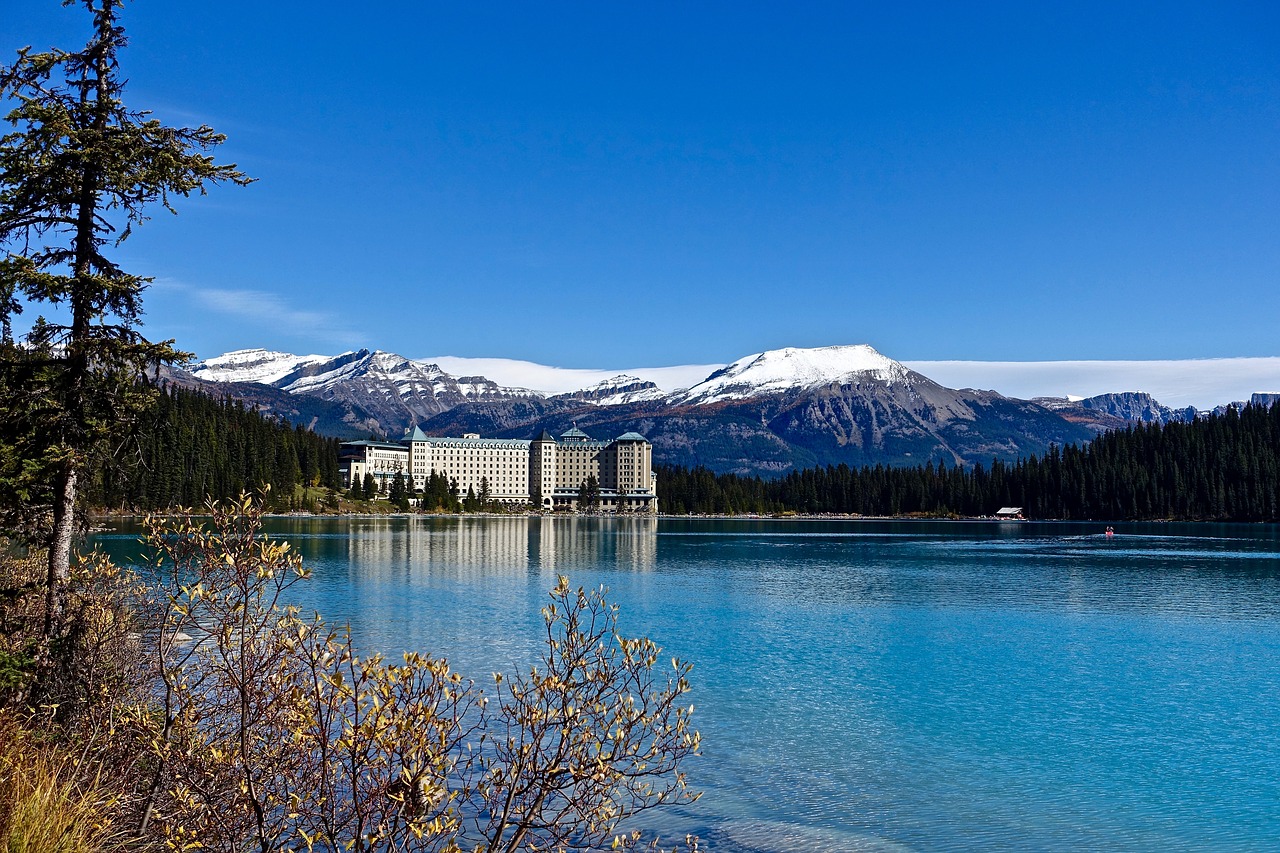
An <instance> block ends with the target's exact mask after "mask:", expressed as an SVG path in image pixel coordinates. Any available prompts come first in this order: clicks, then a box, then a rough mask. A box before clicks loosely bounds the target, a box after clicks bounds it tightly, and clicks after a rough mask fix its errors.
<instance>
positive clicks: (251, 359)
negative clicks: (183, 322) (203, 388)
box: [191, 349, 333, 385]
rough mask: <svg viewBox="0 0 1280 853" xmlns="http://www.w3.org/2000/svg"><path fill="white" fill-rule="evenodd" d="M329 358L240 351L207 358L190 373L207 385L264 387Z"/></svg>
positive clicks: (250, 350) (255, 350)
mask: <svg viewBox="0 0 1280 853" xmlns="http://www.w3.org/2000/svg"><path fill="white" fill-rule="evenodd" d="M332 358H333V356H329V355H294V354H293V353H288V352H275V351H272V350H267V349H242V350H235V351H234V352H228V353H224V354H223V355H219V356H214V357H213V358H207V359H205V360H204V361H202V362H200V363H199V364H197V365H196V366H195V367H193V368H192V369H191V372H192V374H194V375H195V376H198V377H199V378H201V379H204V380H207V381H209V382H261V383H262V384H264V385H270V384H271V383H273V382H275V381H277V380H279V379H282V378H283V377H285V376H288V375H289V374H290V373H293V372H294V371H295V370H297V369H298V368H299V367H303V366H305V365H310V364H323V363H324V362H326V361H329V360H330V359H332Z"/></svg>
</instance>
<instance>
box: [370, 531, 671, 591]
mask: <svg viewBox="0 0 1280 853" xmlns="http://www.w3.org/2000/svg"><path fill="white" fill-rule="evenodd" d="M657 532H658V523H657V521H656V519H652V518H619V519H601V518H578V517H568V518H555V517H543V518H532V517H518V518H475V517H459V518H378V519H362V520H359V521H352V523H351V526H350V527H349V528H348V535H347V537H346V551H347V559H348V561H349V564H350V567H349V573H350V575H351V576H352V577H353V578H355V577H359V578H361V579H365V580H368V579H371V578H376V577H378V576H379V575H386V576H393V577H407V576H410V575H412V574H414V573H419V572H430V573H433V574H447V575H450V576H454V577H459V578H467V577H480V576H492V575H494V574H502V573H510V574H521V575H524V574H528V573H534V574H545V575H546V576H547V577H548V578H549V581H550V584H554V580H555V577H554V576H555V575H556V574H557V573H566V572H570V573H571V572H573V571H575V570H578V569H583V570H593V571H594V570H598V569H610V568H615V569H619V570H623V571H648V570H650V569H652V568H653V566H654V562H655V560H656V557H657V550H658V549H657Z"/></svg>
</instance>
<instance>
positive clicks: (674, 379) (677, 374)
mask: <svg viewBox="0 0 1280 853" xmlns="http://www.w3.org/2000/svg"><path fill="white" fill-rule="evenodd" d="M417 361H424V362H427V363H428V364H436V365H439V366H440V369H441V370H443V371H444V372H445V373H448V374H451V375H453V376H484V377H487V378H489V379H492V380H493V381H494V382H497V383H498V384H499V385H506V386H508V387H513V388H532V389H534V390H537V391H541V392H543V393H544V394H565V393H568V392H569V391H577V390H579V389H581V388H586V387H588V386H590V385H594V384H596V383H597V382H601V381H603V380H605V379H611V378H613V377H614V376H617V375H619V374H623V373H625V374H627V375H629V376H635V377H636V378H638V379H642V380H644V381H647V382H652V383H653V384H655V385H657V386H658V387H659V388H661V389H662V390H664V391H675V390H677V389H681V388H688V387H690V386H692V385H696V384H698V383H699V382H701V381H702V380H703V379H706V378H707V376H708V375H709V374H711V373H714V372H715V371H717V370H719V369H720V368H721V367H723V366H724V365H722V364H686V365H678V366H675V367H627V368H619V369H617V370H598V369H592V368H575V367H550V366H548V365H545V364H535V363H533V362H532V361H519V360H517V359H510V358H461V357H459V356H452V355H441V356H434V357H431V358H420V359H417Z"/></svg>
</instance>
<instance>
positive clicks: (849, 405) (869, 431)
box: [189, 345, 1194, 474]
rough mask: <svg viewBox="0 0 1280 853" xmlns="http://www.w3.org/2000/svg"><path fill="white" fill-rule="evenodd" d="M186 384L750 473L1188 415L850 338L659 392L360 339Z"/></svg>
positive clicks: (313, 415)
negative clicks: (904, 358)
mask: <svg viewBox="0 0 1280 853" xmlns="http://www.w3.org/2000/svg"><path fill="white" fill-rule="evenodd" d="M189 381H190V382H195V383H199V382H212V383H216V385H214V386H212V387H215V388H220V389H222V390H223V392H224V393H230V394H233V395H235V396H242V397H245V398H246V399H250V400H253V401H254V402H255V404H257V405H259V406H260V407H263V408H265V409H266V410H268V411H276V412H279V413H281V414H284V415H285V416H287V417H290V418H291V419H293V420H297V421H304V420H307V419H309V424H310V425H315V426H316V427H317V428H319V429H322V430H323V431H325V432H328V433H330V434H336V435H342V436H344V437H348V436H351V435H357V434H358V435H360V436H362V437H363V436H365V435H368V434H371V433H372V434H380V435H386V436H398V435H401V434H402V433H403V432H404V431H405V430H407V429H408V428H410V427H412V426H414V425H419V426H421V427H422V428H423V429H424V430H425V431H427V432H428V433H434V434H437V435H445V434H458V433H460V432H478V433H480V434H482V435H489V436H498V437H521V438H523V437H528V436H530V435H533V434H535V433H536V432H537V431H539V430H541V429H543V428H546V429H550V430H551V431H552V432H553V433H554V432H559V431H563V430H565V429H567V428H569V426H571V425H572V424H574V423H577V424H578V425H579V426H580V427H581V428H583V429H584V430H586V431H587V432H589V433H591V434H593V435H599V436H600V437H605V436H609V435H614V434H620V433H622V432H626V431H630V430H635V431H637V432H640V433H642V434H644V435H646V436H648V437H649V439H650V440H651V441H652V442H653V444H654V455H655V458H656V459H657V460H659V461H662V462H668V463H677V464H683V465H705V466H707V467H708V468H711V469H713V470H715V471H736V472H741V473H762V474H771V473H778V472H783V471H786V470H789V469H791V468H805V467H810V466H813V465H826V464H841V463H844V464H848V465H854V466H856V465H863V464H873V465H874V464H877V463H883V464H889V465H904V464H915V463H918V462H924V461H927V460H932V461H935V462H936V461H937V460H939V459H942V460H945V461H946V462H947V464H957V463H959V464H969V463H974V462H979V461H981V462H990V460H991V459H992V458H993V457H996V458H1001V459H1006V460H1011V459H1014V458H1016V457H1017V456H1019V455H1022V454H1026V453H1039V452H1043V451H1044V450H1045V449H1047V448H1048V446H1049V445H1050V444H1066V443H1069V442H1078V441H1084V440H1087V439H1088V438H1090V437H1091V436H1093V435H1095V434H1097V433H1098V432H1099V431H1102V430H1106V429H1114V428H1117V427H1122V426H1124V425H1126V424H1129V423H1150V422H1159V423H1166V422H1168V421H1170V420H1182V419H1186V418H1188V417H1192V416H1194V413H1193V412H1180V411H1174V410H1170V409H1168V408H1166V407H1163V406H1160V404H1159V403H1157V402H1156V401H1155V400H1153V399H1151V397H1150V395H1146V394H1141V393H1137V392H1134V393H1127V394H1107V395H1103V396H1102V397H1095V398H1090V399H1088V400H1077V401H1068V400H1037V401H1023V400H1014V399H1010V398H1007V397H1003V396H1001V395H999V394H997V393H995V392H993V391H975V390H971V389H966V390H954V389H949V388H945V387H943V386H941V385H939V384H938V383H936V382H934V381H932V380H930V379H929V378H928V377H926V376H923V375H921V374H919V373H916V372H914V371H911V370H909V369H907V368H906V367H904V366H903V365H902V364H900V363H898V362H896V361H894V360H893V359H890V358H888V357H886V356H884V355H882V354H881V353H879V352H876V351H875V350H874V349H872V348H871V347H869V346H863V345H859V346H836V347H821V348H814V349H800V348H786V349H780V350H771V351H768V352H762V353H756V354H753V355H750V356H747V357H745V358H742V359H739V360H738V361H735V362H734V363H733V364H730V365H728V366H726V367H724V368H722V369H720V370H717V371H715V372H713V373H712V374H711V375H710V376H708V377H707V378H706V379H704V380H703V381H701V382H699V383H697V384H695V385H693V386H692V387H690V388H687V389H675V390H672V391H664V390H662V389H660V388H658V387H657V386H656V385H655V384H654V383H652V382H646V381H642V380H640V379H637V378H636V377H634V376H629V375H626V374H621V375H618V376H615V377H613V378H611V379H607V380H605V381H602V382H599V383H596V384H595V385H592V386H590V387H587V388H582V389H580V390H577V391H573V392H570V393H566V394H556V395H547V394H543V393H541V392H539V391H536V390H531V389H522V388H510V387H504V386H501V385H499V384H498V383H495V382H492V381H490V380H488V379H486V378H484V377H480V376H473V377H458V376H451V375H449V374H448V373H446V372H445V371H443V370H441V369H440V367H439V366H437V365H435V364H429V363H424V362H419V361H414V360H411V359H407V358H404V357H403V356H399V355H395V354H393V353H385V352H370V351H368V350H359V351H357V352H349V353H344V354H342V355H339V356H321V355H306V356H297V355H291V354H288V353H276V352H269V351H266V350H245V351H240V352H235V353H228V354H226V355H224V356H220V357H218V358H215V359H209V360H208V361H205V362H203V363H202V364H200V365H198V366H197V367H195V368H194V369H193V370H192V371H191V374H190V380H189ZM255 389H257V390H255ZM292 400H297V401H302V400H306V401H308V402H306V403H305V404H304V405H292V406H291V405H290V401H292Z"/></svg>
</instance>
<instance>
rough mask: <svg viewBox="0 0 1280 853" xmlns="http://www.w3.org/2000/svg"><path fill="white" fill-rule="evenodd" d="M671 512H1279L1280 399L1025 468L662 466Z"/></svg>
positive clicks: (1253, 517) (1119, 437) (1223, 516)
mask: <svg viewBox="0 0 1280 853" xmlns="http://www.w3.org/2000/svg"><path fill="white" fill-rule="evenodd" d="M657 470H658V490H659V496H660V499H661V501H662V504H661V508H662V511H663V512H668V513H686V512H710V513H742V512H760V513H774V512H785V511H794V512H802V513H818V512H832V513H854V514H860V515H900V514H909V513H922V514H927V515H939V516H945V515H965V516H975V515H990V514H991V513H993V512H994V511H995V510H996V509H997V508H998V507H1001V506H1020V507H1023V509H1024V512H1025V514H1026V515H1027V517H1029V518H1061V519H1162V518H1171V519H1204V520H1232V521H1277V520H1280V404H1277V405H1274V406H1272V407H1270V408H1266V407H1263V406H1253V405H1250V406H1245V407H1244V408H1243V409H1242V410H1236V409H1234V408H1231V409H1228V410H1227V411H1226V413H1224V414H1221V415H1211V416H1208V417H1203V418H1200V419H1198V420H1196V421H1194V422H1192V423H1171V424H1167V425H1164V426H1161V425H1158V424H1153V425H1147V426H1137V427H1132V428H1130V429H1126V430H1121V431H1117V432H1111V433H1107V434H1104V435H1101V436H1099V437H1098V438H1096V439H1094V440H1093V441H1092V442H1090V443H1089V444H1087V445H1084V446H1075V445H1071V446H1068V447H1065V448H1057V447H1055V448H1052V449H1051V450H1050V451H1049V452H1048V453H1047V454H1044V455H1043V456H1040V457H1036V456H1031V457H1028V458H1026V459H1023V460H1020V461H1018V462H1017V463H1014V464H1005V463H1003V462H1000V461H993V462H992V463H991V464H990V465H989V466H983V465H975V466H973V467H971V468H958V467H955V466H946V465H943V464H941V463H939V464H937V465H935V464H934V463H932V462H929V463H926V464H925V465H923V466H920V467H915V468H887V467H884V466H880V465H877V466H875V467H864V468H858V469H853V468H849V467H848V466H845V465H839V466H828V467H825V468H812V469H809V470H806V471H798V472H794V473H791V474H788V475H787V476H785V477H782V478H779V479H777V480H764V479H761V478H759V477H739V476H735V475H732V474H727V475H716V474H713V473H712V472H710V471H708V470H706V469H702V468H695V469H692V470H690V469H686V468H680V467H671V466H658V468H657Z"/></svg>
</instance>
